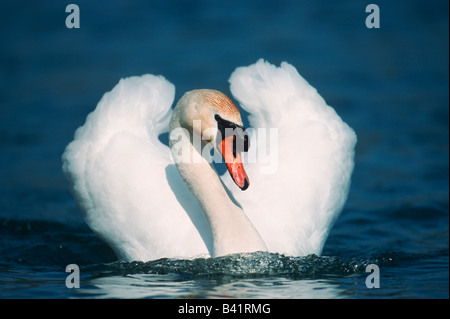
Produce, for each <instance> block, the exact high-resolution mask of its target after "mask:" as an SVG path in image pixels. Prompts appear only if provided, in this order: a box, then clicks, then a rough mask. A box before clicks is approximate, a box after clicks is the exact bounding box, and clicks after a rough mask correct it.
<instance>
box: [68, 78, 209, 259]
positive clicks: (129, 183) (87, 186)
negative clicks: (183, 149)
mask: <svg viewBox="0 0 450 319" xmlns="http://www.w3.org/2000/svg"><path fill="white" fill-rule="evenodd" d="M174 95H175V88H174V86H173V85H172V84H171V83H169V82H168V81H167V80H165V79H164V78H163V77H160V76H153V75H143V76H140V77H130V78H127V79H122V80H121V81H120V82H119V83H118V84H117V86H116V87H115V88H114V89H113V90H112V91H111V92H108V93H106V94H105V95H104V96H103V98H102V99H101V101H100V102H99V103H98V105H97V107H96V109H95V110H94V111H93V112H92V113H91V114H89V116H88V117H87V119H86V123H85V124H84V125H83V126H82V127H80V128H79V129H78V130H77V131H76V133H75V138H74V140H73V141H72V142H71V143H70V144H69V145H68V146H67V148H66V150H65V152H64V154H63V157H62V158H63V171H64V172H65V174H66V176H67V177H68V179H69V180H70V181H71V183H72V189H73V193H74V196H75V197H76V199H77V202H78V204H79V207H80V210H81V211H82V212H83V215H84V218H85V220H86V222H87V224H88V225H89V226H90V228H91V229H92V230H93V231H94V232H95V233H97V234H98V235H99V236H100V237H101V238H102V239H103V240H104V241H105V242H106V243H108V244H109V245H110V246H111V247H112V248H113V249H114V251H115V252H116V254H117V256H118V257H119V258H120V259H123V260H126V261H131V260H142V261H147V260H152V259H157V258H161V257H192V256H196V255H202V254H208V249H207V247H206V245H205V243H204V241H203V240H202V237H201V236H203V237H204V239H205V241H206V242H207V243H209V242H211V239H210V238H209V236H210V234H208V231H209V232H210V230H209V227H208V225H207V222H206V220H205V217H204V215H203V213H202V211H201V209H200V207H199V206H198V204H197V202H196V200H195V199H194V198H193V196H192V195H191V193H190V192H189V191H188V190H187V188H186V187H185V185H184V183H183V182H182V180H181V178H180V177H179V174H178V172H177V170H176V168H175V166H174V165H173V164H172V161H171V158H170V150H169V148H168V147H167V146H166V145H164V144H162V143H161V142H160V141H159V139H158V136H159V135H160V134H161V133H163V132H165V131H167V130H168V123H169V120H170V115H171V105H172V103H173V100H174ZM186 212H188V213H189V215H188V214H186ZM194 225H195V226H197V227H198V228H199V230H203V232H201V234H202V235H199V231H197V229H196V227H195V226H194Z"/></svg>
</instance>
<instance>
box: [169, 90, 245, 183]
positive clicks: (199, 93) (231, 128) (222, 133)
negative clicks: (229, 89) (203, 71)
mask: <svg viewBox="0 0 450 319" xmlns="http://www.w3.org/2000/svg"><path fill="white" fill-rule="evenodd" d="M174 116H175V118H177V119H178V125H179V126H181V127H183V128H185V129H188V130H189V131H190V132H191V133H193V135H194V134H197V136H201V139H202V141H204V142H205V143H207V144H209V145H210V146H211V147H212V148H214V150H215V151H218V152H219V153H220V154H221V155H222V157H223V158H224V160H225V164H226V165H227V169H228V172H229V173H230V175H231V177H232V178H233V180H234V182H235V183H236V185H237V186H238V187H239V188H240V189H242V190H246V189H247V188H248V187H249V185H250V182H249V178H248V176H247V173H246V172H245V170H244V166H243V163H242V157H241V152H243V151H247V150H248V145H249V138H248V135H247V132H246V131H245V127H244V125H243V123H242V119H241V114H240V113H239V110H238V108H237V107H236V105H235V104H234V103H233V102H232V101H231V99H230V98H229V97H228V96H226V95H225V94H223V93H222V92H220V91H216V90H209V89H201V90H193V91H189V92H186V93H185V94H184V95H183V96H182V97H181V99H180V100H179V101H178V103H177V105H176V107H175V109H174ZM195 123H197V125H195ZM172 128H173V124H172V122H171V128H170V129H171V130H172Z"/></svg>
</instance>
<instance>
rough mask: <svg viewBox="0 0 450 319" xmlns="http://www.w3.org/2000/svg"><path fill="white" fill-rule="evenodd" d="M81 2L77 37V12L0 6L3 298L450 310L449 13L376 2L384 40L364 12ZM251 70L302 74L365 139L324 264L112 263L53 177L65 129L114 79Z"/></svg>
mask: <svg viewBox="0 0 450 319" xmlns="http://www.w3.org/2000/svg"><path fill="white" fill-rule="evenodd" d="M74 2H75V3H76V4H78V5H79V7H80V11H81V16H80V18H81V21H80V23H81V28H80V29H67V28H66V26H65V19H66V16H67V15H68V14H67V13H65V7H66V5H67V4H69V3H70V2H67V3H64V1H62V2H61V1H56V0H55V1H34V2H29V1H10V2H8V3H5V2H2V3H1V4H0V39H1V41H0V148H1V156H0V181H1V183H0V236H1V237H0V297H2V298H108V297H119V298H141V297H143V298H181V297H183V298H186V297H187V298H220V297H226V298H229V297H237V298H448V297H449V277H448V274H449V268H448V265H449V254H448V246H449V232H448V229H449V148H448V147H449V146H448V143H449V126H448V121H449V103H448V102H449V93H448V92H449V91H448V90H449V89H448V86H449V64H448V63H449V62H448V61H449V43H448V35H449V34H448V27H449V22H448V12H449V10H448V9H449V8H448V1H424V0H423V1H422V0H416V1H372V2H375V3H376V4H378V6H379V8H380V17H381V20H380V23H381V25H380V28H379V29H368V28H366V26H365V19H366V16H367V13H365V7H366V5H367V4H369V3H371V2H367V3H365V2H364V1H334V2H330V1H314V2H312V1H304V2H302V1H248V2H247V1H223V2H220V1H217V2H216V1H215V2H211V1H195V2H189V1H104V2H99V1H95V3H94V1H81V0H80V1H74ZM260 57H263V58H265V59H267V60H268V61H270V62H271V63H274V64H279V63H280V62H281V61H284V60H285V61H288V62H289V63H291V64H292V65H294V66H295V67H297V69H298V70H299V72H300V74H302V76H303V77H305V78H306V79H307V80H308V81H309V82H310V83H311V84H312V85H313V86H314V87H316V88H317V89H318V91H319V93H320V94H321V95H322V96H323V97H324V98H325V100H326V101H327V103H328V104H329V105H331V106H333V107H334V108H335V109H336V111H337V112H338V113H339V114H340V115H341V117H342V118H343V119H344V120H345V121H346V122H347V123H348V124H349V125H350V126H351V127H353V128H354V130H355V131H356V133H357V135H358V144H357V148H356V158H355V160H356V166H355V171H354V174H353V179H352V187H351V190H350V195H349V199H348V201H347V204H346V206H345V208H344V211H343V213H342V215H341V217H340V218H339V220H338V221H337V223H336V225H335V226H334V228H333V230H332V232H331V234H330V237H329V238H328V240H327V242H326V244H325V247H324V251H323V256H322V257H317V256H306V257H295V256H280V255H276V254H262V255H254V256H248V255H236V256H230V257H226V258H219V259H198V260H194V261H181V260H159V261H154V262H151V263H139V262H136V263H129V264H127V263H121V262H117V261H116V258H115V256H114V254H113V253H112V251H111V250H110V249H109V248H108V247H107V246H106V245H105V244H104V243H103V242H102V241H100V240H99V239H98V238H97V237H96V236H95V235H94V234H93V233H92V232H91V231H90V229H89V228H88V227H87V226H86V225H85V224H84V222H83V221H82V218H81V214H80V213H79V211H78V210H77V207H76V204H75V201H74V200H73V198H72V196H71V195H70V193H69V185H68V183H67V182H66V180H65V178H64V176H63V174H62V172H61V159H60V156H61V154H62V152H63V150H64V148H65V146H66V145H67V143H69V142H70V141H71V140H72V137H73V133H74V131H75V129H76V128H77V127H78V126H80V125H82V124H83V123H84V119H85V117H86V115H87V114H88V113H89V112H91V111H92V110H93V109H94V107H95V105H96V104H97V102H98V100H99V99H100V98H101V96H102V95H103V93H104V92H106V91H109V90H111V89H112V87H113V86H114V85H115V84H116V83H117V82H118V80H119V79H120V78H121V77H125V76H130V75H140V74H144V73H153V74H163V75H164V76H166V77H167V79H168V80H170V81H171V82H173V83H174V84H175V85H176V87H177V98H179V97H180V96H181V94H182V93H183V92H184V91H186V90H190V89H195V88H203V87H208V88H215V89H219V90H222V91H224V92H226V93H227V92H229V89H228V83H227V80H228V77H229V76H230V74H231V72H232V71H233V70H234V69H235V68H236V67H237V66H243V65H249V64H252V63H254V62H256V60H257V59H259V58H260ZM73 263H75V264H77V265H79V266H80V274H81V280H80V282H81V288H79V289H76V288H74V289H69V288H67V287H66V285H65V280H66V277H67V275H68V273H65V268H66V266H67V265H68V264H73ZM369 264H376V265H378V266H379V269H380V277H379V278H380V288H373V289H368V288H367V286H366V284H365V281H366V278H367V276H368V275H369V273H366V272H365V267H366V266H367V265H369Z"/></svg>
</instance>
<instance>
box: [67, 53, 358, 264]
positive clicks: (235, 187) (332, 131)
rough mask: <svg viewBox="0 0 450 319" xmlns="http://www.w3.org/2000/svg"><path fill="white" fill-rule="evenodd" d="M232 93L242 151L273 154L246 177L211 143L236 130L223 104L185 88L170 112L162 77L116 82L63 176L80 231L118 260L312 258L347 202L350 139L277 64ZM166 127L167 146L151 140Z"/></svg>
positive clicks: (225, 148)
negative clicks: (220, 159) (265, 254)
mask: <svg viewBox="0 0 450 319" xmlns="http://www.w3.org/2000/svg"><path fill="white" fill-rule="evenodd" d="M230 84H231V92H232V94H233V96H234V97H235V98H236V100H237V101H238V102H239V104H240V105H241V107H242V108H243V109H244V110H246V111H247V112H248V113H249V117H248V118H249V123H250V124H251V126H252V127H253V128H258V130H257V131H253V133H252V134H248V135H244V137H243V138H242V139H243V140H245V141H244V142H246V140H247V139H249V141H250V147H249V149H244V150H247V151H248V153H249V154H250V151H251V150H265V151H267V152H266V154H269V153H270V154H271V155H272V154H275V155H276V157H267V156H266V158H265V159H261V158H259V157H258V159H257V160H256V161H253V162H251V161H249V162H248V163H247V162H246V163H245V170H244V167H243V166H242V165H243V164H242V163H241V156H242V157H244V156H245V155H246V153H245V152H243V149H242V148H239V149H237V148H236V145H233V146H232V143H230V142H232V141H233V139H234V142H235V143H236V136H234V137H231V138H230V137H229V136H224V137H222V138H217V136H220V135H218V134H217V132H218V131H220V129H221V126H222V128H223V127H226V126H227V125H228V126H229V127H237V128H242V120H241V116H240V114H239V111H238V109H237V108H236V106H235V105H234V104H233V102H232V101H231V100H230V99H229V98H228V97H227V96H226V95H224V94H223V93H220V92H218V91H214V90H195V91H191V92H187V93H185V94H184V95H183V96H182V98H181V99H180V100H179V101H178V103H177V105H176V107H175V108H174V109H173V111H172V109H171V105H172V103H173V101H174V95H175V89H174V86H173V85H172V84H171V83H170V82H168V81H167V80H165V79H164V78H163V77H162V76H154V75H143V76H139V77H138V76H135V77H130V78H126V79H122V80H120V82H119V83H118V84H117V85H116V87H115V88H114V89H113V90H112V91H111V92H108V93H106V94H105V95H104V96H103V98H102V99H101V100H100V102H99V103H98V105H97V107H96V109H95V110H94V111H93V112H92V113H91V114H89V116H88V117H87V119H86V122H85V124H84V125H83V126H82V127H80V128H78V130H77V131H76V133H75V138H74V140H73V141H72V142H71V143H70V144H69V145H68V146H67V147H66V149H65V151H64V154H63V156H62V160H63V171H64V173H65V174H66V176H67V177H68V179H69V181H70V182H71V187H72V191H73V194H74V196H75V199H76V201H77V204H78V206H79V208H80V210H81V211H82V213H83V216H84V219H85V221H86V223H87V224H88V225H89V226H90V228H91V229H92V230H93V231H94V232H95V233H96V234H97V235H98V236H99V237H100V238H102V239H103V240H104V241H105V242H106V243H107V244H108V245H110V246H111V247H112V249H113V250H114V251H115V253H116V254H117V257H118V258H119V259H122V260H125V261H132V260H141V261H148V260H154V259H158V258H162V257H178V258H193V257H200V256H203V257H204V256H213V257H214V256H222V255H226V254H230V253H236V252H251V251H260V250H263V251H264V250H267V251H271V252H278V253H284V254H288V255H292V256H300V255H306V254H311V253H314V254H317V255H319V254H321V252H322V248H323V245H324V242H325V240H326V238H327V236H328V233H329V231H330V229H331V227H332V226H333V224H334V222H335V220H336V218H337V217H338V215H339V213H340V211H341V210H342V207H343V205H344V203H345V201H346V198H347V194H348V189H349V185H350V178H351V173H352V171H353V166H354V162H353V157H354V147H355V143H356V135H355V133H354V132H353V130H352V129H351V128H350V127H349V126H348V125H347V124H345V123H344V122H343V121H342V120H341V118H340V117H339V116H338V115H337V114H336V112H335V111H334V110H333V109H332V108H331V107H329V106H327V104H326V103H325V101H324V100H323V99H322V98H321V97H320V95H319V94H318V93H317V91H316V90H315V89H314V88H313V87H312V86H310V85H309V84H308V83H307V82H306V81H305V80H304V79H303V78H302V77H301V76H300V75H299V74H298V72H297V70H296V69H295V68H294V67H293V66H291V65H290V64H288V63H286V62H283V63H282V64H281V66H280V67H275V66H273V65H271V64H269V63H268V62H265V61H263V60H259V61H257V62H256V63H255V64H253V65H250V66H248V67H239V68H237V69H236V70H235V71H234V73H233V74H232V75H231V78H230ZM195 121H201V122H195ZM195 123H200V125H195ZM169 127H170V146H171V147H170V148H169V147H168V146H166V145H164V144H163V143H161V142H160V140H159V138H158V136H160V135H161V134H162V133H167V132H169ZM175 131H177V134H173V132H175ZM240 132H241V133H242V132H243V131H242V130H241V131H240ZM245 133H247V132H245ZM271 133H273V134H271ZM195 134H198V136H201V144H199V143H197V145H194V144H195V143H194V142H193V136H194V135H195ZM242 134H243V133H242ZM269 135H270V139H269ZM264 137H265V138H264ZM205 145H210V146H211V147H213V148H214V149H215V151H218V153H222V155H223V156H224V157H225V158H227V157H228V161H227V167H228V170H229V173H230V174H229V173H228V172H225V174H223V176H220V177H219V176H218V174H217V173H216V171H215V169H214V167H213V165H212V164H211V163H210V161H208V160H207V157H208V154H209V153H208V152H206V153H208V154H206V153H205V152H202V151H201V150H202V149H203V147H205ZM180 150H181V151H180ZM186 150H188V152H186ZM263 153H264V152H263ZM186 154H188V156H189V160H188V161H186V160H183V159H182V158H181V157H182V156H186ZM200 154H201V155H203V156H201V155H200ZM205 154H206V155H205ZM258 154H259V153H258ZM263 155H264V154H263ZM194 157H196V160H195V159H194ZM249 158H250V156H249ZM271 161H272V163H269V162H271ZM274 161H275V162H276V163H275V165H274V166H272V168H270V169H268V167H269V166H270V165H272V164H274V163H273V162H274ZM228 162H229V163H228ZM247 187H248V189H246V188H247ZM242 189H244V190H245V189H246V190H245V191H242Z"/></svg>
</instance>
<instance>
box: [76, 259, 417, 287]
mask: <svg viewBox="0 0 450 319" xmlns="http://www.w3.org/2000/svg"><path fill="white" fill-rule="evenodd" d="M421 257H422V256H421V255H415V254H409V253H402V252H387V253H383V254H381V255H378V256H373V257H370V258H362V259H355V258H351V259H346V258H342V257H337V256H317V255H308V256H304V257H293V256H286V255H283V254H278V253H267V252H255V253H241V254H233V255H227V256H223V257H216V258H196V259H173V258H162V259H158V260H154V261H149V262H141V261H134V262H122V261H117V262H112V263H106V264H96V265H89V266H85V267H82V268H84V271H86V272H89V273H91V274H92V275H94V276H111V275H122V276H126V275H132V274H158V275H167V274H177V275H179V276H181V278H183V277H184V278H186V279H187V280H188V279H191V278H196V279H198V278H223V277H235V278H254V277H285V278H290V279H320V278H330V277H343V276H348V275H352V274H357V273H363V272H365V269H366V266H367V265H369V264H377V265H378V266H395V265H397V264H399V263H401V262H402V261H407V260H408V261H411V260H414V259H419V258H421Z"/></svg>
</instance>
